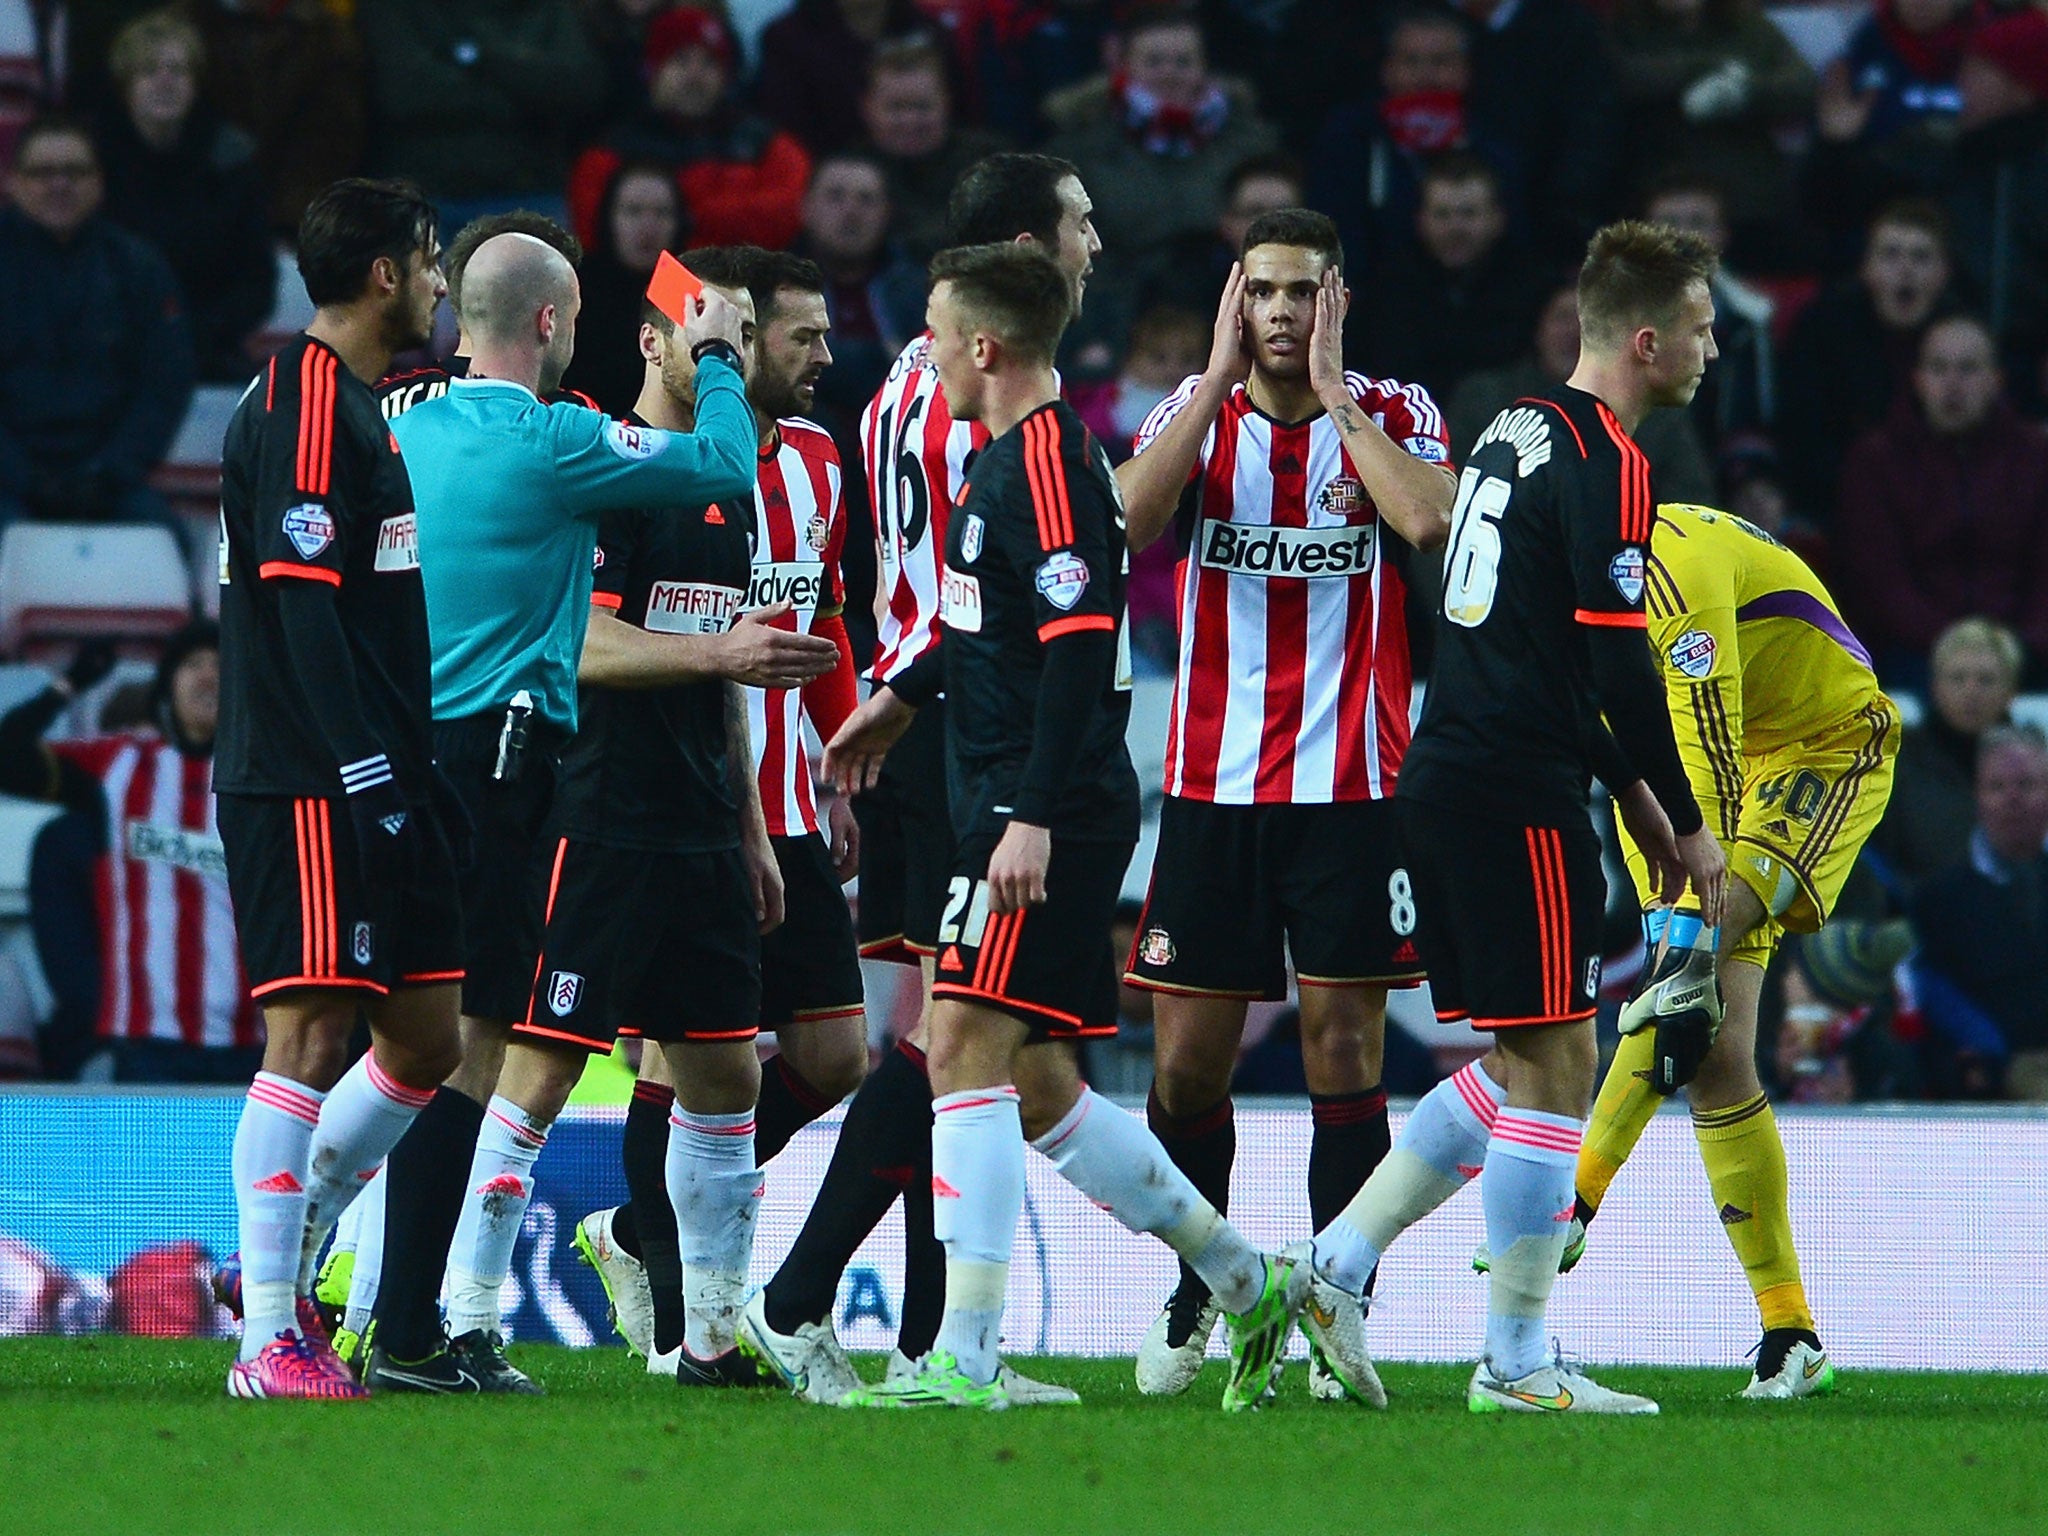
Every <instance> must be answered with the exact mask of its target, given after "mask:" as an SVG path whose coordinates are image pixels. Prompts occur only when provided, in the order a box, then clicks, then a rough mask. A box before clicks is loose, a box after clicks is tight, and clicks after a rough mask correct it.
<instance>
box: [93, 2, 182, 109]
mask: <svg viewBox="0 0 2048 1536" xmlns="http://www.w3.org/2000/svg"><path fill="white" fill-rule="evenodd" d="M166 43H176V44H178V45H179V46H180V47H182V48H183V49H184V50H185V52H186V53H187V54H188V55H189V56H190V57H191V60H192V72H193V73H194V74H198V73H199V72H200V71H201V70H203V69H204V68H205V67H206V43H205V40H204V39H202V38H201V37H200V35H199V29H198V28H197V27H195V26H193V25H192V23H191V22H190V21H189V20H187V19H186V17H185V15H184V13H183V12H181V11H180V10H178V9H177V8H176V7H175V6H165V7H164V8H163V9H162V10H160V11H150V12H148V13H147V14H145V15H141V16H138V17H136V18H135V19H134V20H133V21H131V22H129V23H128V25H127V26H125V27H123V28H122V29H121V30H120V31H119V32H117V33H115V34H114V46H113V47H112V49H110V50H109V51H108V54H107V70H108V73H110V74H111V75H113V77H114V79H115V81H116V82H118V83H119V85H120V86H121V88H122V89H123V90H126V89H127V88H128V87H129V86H130V85H131V84H133V83H134V81H135V77H136V76H137V75H139V74H142V73H143V72H144V71H145V70H147V69H148V68H149V67H150V65H151V64H152V63H153V62H154V61H155V59H156V51H157V49H159V48H161V47H163V45H164V44H166Z"/></svg>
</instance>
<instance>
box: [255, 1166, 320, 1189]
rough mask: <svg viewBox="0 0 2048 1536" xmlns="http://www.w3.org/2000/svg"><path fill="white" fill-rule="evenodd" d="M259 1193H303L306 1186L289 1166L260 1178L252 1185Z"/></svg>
mask: <svg viewBox="0 0 2048 1536" xmlns="http://www.w3.org/2000/svg"><path fill="white" fill-rule="evenodd" d="M250 1188H252V1189H254V1190H255V1191H256V1193H257V1194H259V1195H303V1194H304V1193H305V1192H306V1186H305V1185H303V1184H301V1183H300V1182H299V1181H298V1180H297V1179H296V1178H294V1177H293V1176H292V1171H291V1170H290V1169H289V1168H286V1169H284V1170H283V1171H282V1172H279V1173H273V1174H272V1175H271V1176H270V1177H269V1178H267V1179H258V1180H257V1181H256V1182H255V1183H254V1184H252V1185H251V1186H250Z"/></svg>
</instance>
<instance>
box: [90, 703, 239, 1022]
mask: <svg viewBox="0 0 2048 1536" xmlns="http://www.w3.org/2000/svg"><path fill="white" fill-rule="evenodd" d="M50 750H51V751H53V752H56V753H58V754H60V755H61V756H63V757H64V758H66V759H67V760H68V761H70V762H73V763H76V764H77V765H78V766H79V767H80V768H82V769H84V770H85V771H86V772H87V773H90V774H91V775H92V776H93V777H94V778H96V779H98V780H99V781H100V784H101V786H102V787H103V788H104V789H105V791H106V800H107V852H106V857H105V858H103V859H102V860H101V861H100V868H99V882H98V883H99V890H98V904H99V918H100V956H101V960H100V970H101V975H100V1022H99V1032H100V1034H101V1035H102V1036H105V1037H107V1038H110V1039H117V1040H171V1041H178V1042H182V1043H183V1044H185V1045H190V1046H224V1045H244V1046H248V1045H261V1044H262V1043H263V1033H262V1030H261V1028H260V1026H259V1024H258V1020H257V1013H256V1007H255V1004H253V1003H252V1002H250V1000H249V988H248V983H247V982H246V981H245V980H244V979H243V976H242V956H241V950H240V948H239V946H238V945H237V943H236V940H235V911H234V908H233V906H232V905H230V903H229V901H228V877H227V862H226V858H225V855H224V854H223V853H222V851H221V842H220V829H219V826H218V824H217V823H216V822H215V820H214V799H213V765H212V764H211V763H209V762H208V761H207V760H206V759H205V758H198V757H187V756H185V755H184V754H183V753H182V752H180V751H178V750H177V748H175V747H173V746H171V745H170V744H169V743H168V742H166V741H164V740H162V739H161V738H160V737H158V736H156V735H154V734H150V733H145V732H140V731H137V732H132V733H124V734H121V735H116V736H102V737H98V738H95V739H93V740H90V741H75V742H52V743H51V744H50Z"/></svg>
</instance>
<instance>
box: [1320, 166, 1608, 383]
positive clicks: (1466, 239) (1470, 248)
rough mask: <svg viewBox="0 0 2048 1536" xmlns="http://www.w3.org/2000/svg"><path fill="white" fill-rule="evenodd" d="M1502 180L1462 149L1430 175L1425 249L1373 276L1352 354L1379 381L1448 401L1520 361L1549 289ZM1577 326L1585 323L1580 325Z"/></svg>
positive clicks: (1421, 236)
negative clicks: (1523, 240)
mask: <svg viewBox="0 0 2048 1536" xmlns="http://www.w3.org/2000/svg"><path fill="white" fill-rule="evenodd" d="M1507 227H1508V219H1507V209H1506V208H1505V207H1503V206H1502V203H1501V195H1500V177H1499V174H1498V173H1497V172H1496V171H1495V170H1494V169H1493V167H1492V166H1490V165H1488V164H1487V163H1486V162H1485V161H1484V160H1481V159H1480V158H1478V157H1477V156H1476V155H1472V154H1468V153H1465V152H1464V151H1461V150H1452V151H1450V152H1448V153H1447V154H1443V155H1439V156H1438V157H1437V158H1436V159H1434V160H1432V161H1431V162H1430V165H1429V169H1428V170H1427V171H1426V172H1425V173H1424V175H1423V181H1422V199H1421V203H1420V204H1419V206H1418V207H1417V208H1416V212H1415V234H1416V246H1415V248H1413V249H1410V250H1404V251H1400V252H1397V253H1396V254H1394V255H1392V256H1391V257H1389V258H1388V259H1387V260H1386V261H1384V262H1383V263H1382V264H1381V265H1380V266H1379V267H1378V268H1377V269H1376V270H1375V271H1374V272H1373V274H1372V280H1371V282H1370V283H1369V284H1368V285H1367V287H1366V291H1365V303H1364V304H1363V305H1362V306H1361V318H1362V319H1363V321H1364V325H1363V328H1362V329H1360V328H1356V327H1354V329H1353V331H1352V335H1351V342H1352V345H1351V346H1350V347H1348V348H1347V349H1346V350H1347V352H1348V353H1350V354H1352V355H1353V356H1354V357H1355V359H1356V361H1355V362H1353V364H1352V366H1354V367H1356V368H1359V369H1361V370H1363V371H1364V372H1367V373H1370V374H1372V375H1373V376H1374V377H1387V378H1396V379H1400V380H1402V381H1404V382H1406V383H1410V384H1420V385H1422V386H1423V388H1425V389H1427V390H1428V391H1429V393H1430V395H1431V397H1432V398H1434V399H1437V400H1448V399H1450V398H1451V396H1452V395H1453V394H1454V393H1455V392H1456V390H1457V387H1458V385H1459V384H1460V383H1462V382H1463V381H1464V380H1465V378H1466V377H1467V376H1468V375H1469V374H1472V373H1474V372H1477V371H1478V370H1479V369H1482V368H1497V367H1501V366H1502V365H1504V364H1507V363H1510V362H1512V361H1513V360H1514V359H1515V357H1516V356H1517V355H1518V354H1520V353H1521V351H1522V350H1523V348H1524V347H1525V346H1526V345H1527V337H1528V335H1529V332H1530V328H1531V327H1532V326H1533V325H1534V324H1535V321H1536V315H1537V312H1538V311H1539V310H1540V309H1541V308H1542V306H1543V302H1544V296H1545V294H1546V292H1547V289H1546V287H1545V285H1544V277H1543V275H1542V274H1541V273H1539V272H1536V271H1534V270H1532V268H1531V266H1530V263H1529V259H1528V255H1527V253H1526V252H1525V251H1522V250H1518V249H1516V248H1515V247H1514V246H1513V245H1512V244H1511V243H1510V242H1508V241H1507V240H1506V239H1505V238H1504V237H1505V235H1506V234H1507ZM1575 324H1576V322H1575Z"/></svg>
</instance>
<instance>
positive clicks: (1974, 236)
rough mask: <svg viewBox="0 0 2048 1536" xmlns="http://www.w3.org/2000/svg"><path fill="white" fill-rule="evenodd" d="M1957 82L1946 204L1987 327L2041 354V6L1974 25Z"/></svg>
mask: <svg viewBox="0 0 2048 1536" xmlns="http://www.w3.org/2000/svg"><path fill="white" fill-rule="evenodd" d="M1957 83H1958V85H1959V87H1960V88H1961V91H1962V96H1963V106H1962V116H1961V118H1960V119H1959V122H1960V125H1961V127H1962V130H1963V137H1962V138H1961V140H1960V141H1959V142H1958V144H1957V146H1956V154H1955V162H1954V163H1955V171H1954V174H1953V175H1952V176H1951V178H1950V185H1949V207H1950V209H1951V211H1952V212H1953V214H1954V216H1955V219H1956V228H1957V232H1958V235H1959V237H1960V238H1959V239H1958V241H1957V245H1958V248H1959V252H1960V255H1961V257H1962V261H1963V265H1964V268H1965V271H1966V273H1967V275H1968V276H1969V277H1970V279H1971V280H1972V281H1973V282H1974V283H1975V285H1976V286H1977V288H1978V289H1979V290H1980V291H1981V292H1982V293H1983V295H1984V301H1985V306H1986V308H1987V310H1988V311H1989V314H1990V319H1991V324H1992V327H1993V328H1994V329H1995V330H1996V331H1997V332H1998V334H1999V335H2000V336H2002V337H2005V338H2007V340H2008V341H2009V342H2016V343H2017V344H2018V348H2019V349H2020V350H2021V351H2022V352H2023V353H2029V354H2031V355H2032V356H2033V357H2035V358H2039V356H2040V354H2041V352H2042V351H2043V350H2044V348H2048V10H2044V9H2042V8H2040V7H2038V6H2034V7H2027V8H2023V9H2021V10H2018V11H2016V12H2014V13H2013V14H2011V15H2009V16H2003V17H2000V18H1999V19H1998V20H1997V21H1993V22H1990V23H1988V24H1987V25H1985V26H1984V27H1982V28H1981V29H1979V30H1978V31H1977V33H1976V34H1975V35H1974V36H1972V38H1971V39H1970V50H1969V53H1968V55H1967V56H1966V57H1965V58H1964V60H1963V65H1962V71H1961V73H1960V74H1959V76H1958V77H1957ZM2035 398H2036V399H2037V400H2039V399H2042V398H2044V396H2043V394H2042V393H2040V392H2036V393H2035Z"/></svg>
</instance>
